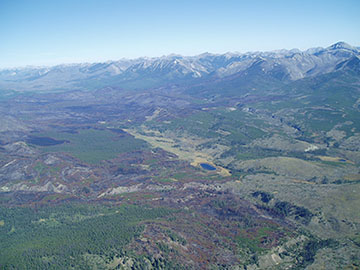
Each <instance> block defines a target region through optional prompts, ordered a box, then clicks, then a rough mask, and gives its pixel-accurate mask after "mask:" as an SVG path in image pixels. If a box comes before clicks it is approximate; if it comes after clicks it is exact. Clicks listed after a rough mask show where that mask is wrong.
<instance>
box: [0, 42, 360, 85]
mask: <svg viewBox="0 0 360 270" xmlns="http://www.w3.org/2000/svg"><path fill="white" fill-rule="evenodd" d="M359 57H360V51H359V49H358V48H356V47H353V46H351V45H349V44H346V43H344V42H338V43H336V44H334V45H331V46H329V47H327V48H321V47H319V48H311V49H308V50H306V51H300V50H297V49H293V50H278V51H271V52H248V53H226V54H220V55H219V54H210V53H204V54H200V55H197V56H181V55H169V56H164V57H157V58H138V59H134V60H119V61H109V62H105V63H92V64H89V63H84V64H70V65H58V66H53V67H26V68H13V69H3V70H1V71H0V89H1V90H14V91H54V90H58V91H62V90H74V89H90V90H91V89H96V88H101V87H105V86H112V87H120V88H124V89H145V88H154V87H163V86H169V85H182V84H189V83H194V82H204V81H217V80H224V79H225V80H229V79H230V80H232V79H233V78H236V77H242V78H243V80H245V81H246V80H253V79H256V78H257V77H266V79H267V80H269V79H270V80H276V81H281V82H286V81H294V80H297V79H301V78H306V77H311V76H315V75H320V74H326V73H329V72H333V71H340V70H352V71H354V72H359V69H360V68H359V62H360V60H359Z"/></svg>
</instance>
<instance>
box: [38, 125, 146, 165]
mask: <svg viewBox="0 0 360 270" xmlns="http://www.w3.org/2000/svg"><path fill="white" fill-rule="evenodd" d="M36 135H37V136H39V137H40V136H41V137H42V136H44V137H50V138H54V139H56V140H64V141H65V142H64V143H62V144H58V145H52V146H46V147H40V148H41V150H43V151H44V152H67V153H70V154H71V155H73V156H74V157H76V158H78V159H80V160H82V161H84V162H88V163H98V162H100V161H101V160H106V159H111V158H115V157H116V156H117V155H118V154H119V153H125V152H130V151H134V150H138V149H141V148H145V147H146V146H147V145H146V143H145V142H144V141H142V140H139V139H136V138H134V137H133V136H130V135H124V136H117V135H116V134H114V133H113V132H111V131H109V130H97V129H80V130H79V131H78V132H76V133H66V132H56V131H49V132H46V133H41V134H36Z"/></svg>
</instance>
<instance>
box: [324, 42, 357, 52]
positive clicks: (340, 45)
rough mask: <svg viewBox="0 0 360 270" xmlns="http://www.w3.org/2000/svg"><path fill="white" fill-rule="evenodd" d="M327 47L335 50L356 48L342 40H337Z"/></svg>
mask: <svg viewBox="0 0 360 270" xmlns="http://www.w3.org/2000/svg"><path fill="white" fill-rule="evenodd" d="M328 49H330V50H336V49H346V50H356V48H354V47H353V46H351V45H349V44H347V43H346V42H343V41H339V42H337V43H335V44H333V45H331V46H330V47H328Z"/></svg>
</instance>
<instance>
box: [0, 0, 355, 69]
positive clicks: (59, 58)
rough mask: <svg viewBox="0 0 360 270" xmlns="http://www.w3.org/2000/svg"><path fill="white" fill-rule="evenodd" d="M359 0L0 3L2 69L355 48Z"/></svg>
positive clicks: (0, 0) (30, 0)
mask: <svg viewBox="0 0 360 270" xmlns="http://www.w3.org/2000/svg"><path fill="white" fill-rule="evenodd" d="M359 14H360V1H359V0H342V1H340V0H335V1H333V0H311V1H309V0H301V1H300V0H263V1H261V0H252V1H242V0H234V1H232V0H228V1H227V0H222V1H212V0H192V1H189V0H167V1H161V0H131V1H122V0H117V1H116V0H43V1H39V0H0V67H13V66H24V65H54V64H58V63H71V62H84V61H87V62H95V61H104V60H117V59H120V58H123V57H125V58H135V57H140V56H161V55H166V54H170V53H178V54H183V55H195V54H199V53H203V52H212V53H224V52H227V51H239V52H246V51H256V50H261V51H264V50H274V49H281V48H286V49H292V48H300V49H306V48H309V47H315V46H322V47H326V46H329V45H331V44H332V43H335V42H337V41H345V42H347V43H349V44H351V45H355V46H360V15H359Z"/></svg>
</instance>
